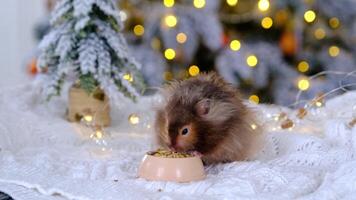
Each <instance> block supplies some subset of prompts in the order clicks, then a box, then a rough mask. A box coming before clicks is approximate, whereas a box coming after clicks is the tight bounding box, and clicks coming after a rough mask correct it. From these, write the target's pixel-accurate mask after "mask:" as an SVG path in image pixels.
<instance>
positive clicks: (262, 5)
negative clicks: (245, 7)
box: [258, 0, 269, 11]
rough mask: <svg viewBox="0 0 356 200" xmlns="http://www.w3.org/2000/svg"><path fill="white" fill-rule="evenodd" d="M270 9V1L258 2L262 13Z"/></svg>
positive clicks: (262, 0) (261, 0)
mask: <svg viewBox="0 0 356 200" xmlns="http://www.w3.org/2000/svg"><path fill="white" fill-rule="evenodd" d="M268 8H269V1H268V0H260V1H259V2H258V9H260V11H266V10H268Z"/></svg>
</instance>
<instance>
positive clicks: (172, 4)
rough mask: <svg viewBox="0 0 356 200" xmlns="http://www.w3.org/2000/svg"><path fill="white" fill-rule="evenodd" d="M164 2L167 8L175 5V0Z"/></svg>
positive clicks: (165, 0) (164, 0)
mask: <svg viewBox="0 0 356 200" xmlns="http://www.w3.org/2000/svg"><path fill="white" fill-rule="evenodd" d="M163 4H164V6H166V7H167V8H170V7H173V6H174V0H163Z"/></svg>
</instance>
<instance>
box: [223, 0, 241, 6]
mask: <svg viewBox="0 0 356 200" xmlns="http://www.w3.org/2000/svg"><path fill="white" fill-rule="evenodd" d="M238 2H239V1H238V0H226V3H227V5H229V6H236V5H237V3H238Z"/></svg>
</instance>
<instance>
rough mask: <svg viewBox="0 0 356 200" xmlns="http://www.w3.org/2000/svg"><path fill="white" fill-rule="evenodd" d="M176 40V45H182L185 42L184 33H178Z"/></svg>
mask: <svg viewBox="0 0 356 200" xmlns="http://www.w3.org/2000/svg"><path fill="white" fill-rule="evenodd" d="M176 39H177V42H178V43H181V44H183V43H185V42H186V41H187V35H186V34H185V33H178V34H177V37H176Z"/></svg>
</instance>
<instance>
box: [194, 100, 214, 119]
mask: <svg viewBox="0 0 356 200" xmlns="http://www.w3.org/2000/svg"><path fill="white" fill-rule="evenodd" d="M210 103H211V101H210V99H203V100H201V101H199V102H198V103H197V104H196V105H195V112H196V113H197V114H198V115H199V116H204V115H206V114H208V113H209V111H210Z"/></svg>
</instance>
